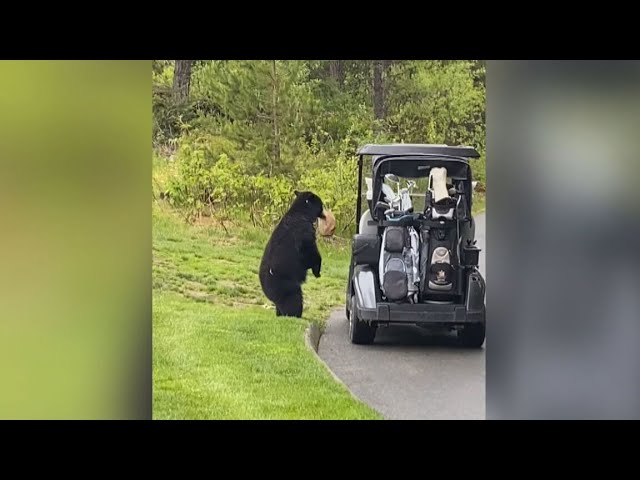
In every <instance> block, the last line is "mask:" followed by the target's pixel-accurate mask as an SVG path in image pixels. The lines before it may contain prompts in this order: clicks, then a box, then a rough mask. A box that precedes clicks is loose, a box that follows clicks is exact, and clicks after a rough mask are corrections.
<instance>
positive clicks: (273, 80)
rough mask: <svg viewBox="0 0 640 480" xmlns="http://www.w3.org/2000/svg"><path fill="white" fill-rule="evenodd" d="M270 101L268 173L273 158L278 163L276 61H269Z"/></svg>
mask: <svg viewBox="0 0 640 480" xmlns="http://www.w3.org/2000/svg"><path fill="white" fill-rule="evenodd" d="M271 85H272V90H271V102H272V112H271V116H272V121H273V159H272V161H271V168H270V172H269V173H270V174H273V160H275V161H276V162H277V163H280V131H279V130H278V74H277V71H276V61H275V60H273V61H272V63H271Z"/></svg>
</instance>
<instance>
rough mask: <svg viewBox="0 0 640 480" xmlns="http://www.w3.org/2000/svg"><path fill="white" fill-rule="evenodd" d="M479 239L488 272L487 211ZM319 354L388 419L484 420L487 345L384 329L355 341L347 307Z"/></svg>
mask: <svg viewBox="0 0 640 480" xmlns="http://www.w3.org/2000/svg"><path fill="white" fill-rule="evenodd" d="M476 238H477V239H478V246H479V247H480V248H482V249H483V251H482V253H481V256H480V271H481V272H482V274H483V275H484V274H485V270H484V259H485V256H484V253H485V252H484V248H485V218H484V215H479V216H477V217H476ZM485 278H486V277H485ZM318 354H319V355H320V358H322V359H323V360H324V361H325V363H326V364H327V365H328V366H329V368H330V369H331V370H332V371H333V372H334V373H335V374H336V376H337V377H338V378H340V379H341V380H342V381H343V382H344V383H345V384H346V385H347V387H349V389H350V390H351V391H352V392H353V393H354V394H355V395H356V396H357V397H358V398H360V399H361V400H362V401H363V402H365V403H367V404H369V405H370V406H371V407H373V408H374V409H375V410H377V411H378V412H380V413H381V414H382V415H383V416H384V417H385V418H387V419H394V420H412V419H416V420H420V419H434V420H435V419H484V418H485V349H484V347H483V348H482V349H475V350H474V349H465V348H463V347H460V346H458V345H457V344H456V339H455V333H445V332H430V331H427V330H424V329H421V328H418V327H399V326H398V327H386V328H384V327H381V328H380V329H379V330H378V334H377V335H376V339H375V342H374V343H373V345H352V344H351V343H350V341H349V323H348V321H347V319H346V318H345V314H344V308H342V309H340V310H337V311H335V312H334V313H333V314H332V315H331V317H330V318H329V320H328V322H327V328H326V330H325V333H324V334H323V335H322V337H321V339H320V345H319V350H318Z"/></svg>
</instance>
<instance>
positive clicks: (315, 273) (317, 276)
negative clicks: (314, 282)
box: [312, 268, 320, 278]
mask: <svg viewBox="0 0 640 480" xmlns="http://www.w3.org/2000/svg"><path fill="white" fill-rule="evenodd" d="M312 271H313V276H314V277H316V278H320V269H319V268H318V269H315V268H314V269H313V270H312Z"/></svg>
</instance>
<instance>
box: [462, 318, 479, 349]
mask: <svg viewBox="0 0 640 480" xmlns="http://www.w3.org/2000/svg"><path fill="white" fill-rule="evenodd" d="M458 339H459V340H460V342H461V343H462V345H463V346H465V347H470V348H480V347H482V344H483V343H484V339H485V324H484V323H472V324H469V325H465V326H464V327H462V329H460V330H458Z"/></svg>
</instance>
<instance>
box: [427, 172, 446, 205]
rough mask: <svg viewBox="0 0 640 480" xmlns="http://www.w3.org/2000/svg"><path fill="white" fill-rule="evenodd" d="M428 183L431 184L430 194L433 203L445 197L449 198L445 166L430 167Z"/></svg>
mask: <svg viewBox="0 0 640 480" xmlns="http://www.w3.org/2000/svg"><path fill="white" fill-rule="evenodd" d="M429 184H430V185H431V194H432V196H433V201H434V202H435V203H438V202H440V201H442V200H444V199H445V198H449V190H448V189H447V169H446V168H444V167H436V168H432V169H431V172H430V173H429Z"/></svg>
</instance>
